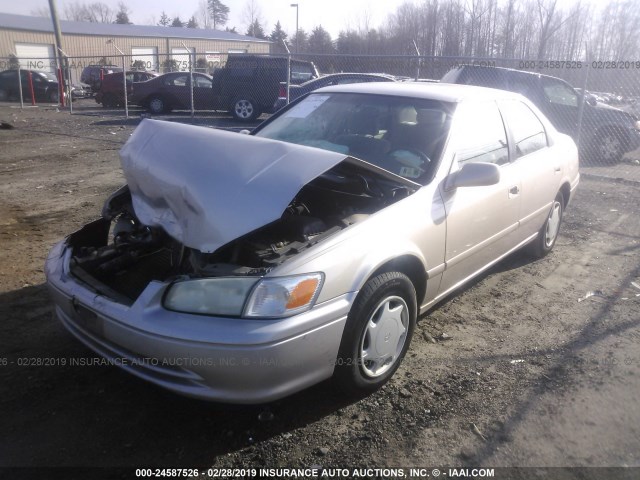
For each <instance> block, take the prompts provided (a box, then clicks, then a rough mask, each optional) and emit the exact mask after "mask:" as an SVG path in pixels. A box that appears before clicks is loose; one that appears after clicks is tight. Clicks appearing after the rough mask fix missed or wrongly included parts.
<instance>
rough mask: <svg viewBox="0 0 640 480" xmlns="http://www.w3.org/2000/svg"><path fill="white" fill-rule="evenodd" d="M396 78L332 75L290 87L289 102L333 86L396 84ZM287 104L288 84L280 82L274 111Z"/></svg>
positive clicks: (364, 74)
mask: <svg viewBox="0 0 640 480" xmlns="http://www.w3.org/2000/svg"><path fill="white" fill-rule="evenodd" d="M395 81H396V77H394V76H393V75H386V74H381V73H332V74H329V75H323V76H321V77H319V78H314V79H313V80H309V81H307V82H304V83H301V84H300V85H289V101H290V102H293V101H294V100H295V99H296V98H298V97H301V96H302V95H305V94H307V93H309V92H312V91H314V90H317V89H319V88H322V87H329V86H331V85H344V84H346V83H367V82H395ZM286 104H287V82H286V81H285V82H280V89H279V91H278V99H277V100H276V103H274V105H273V111H274V112H276V111H278V110H280V109H281V108H282V107H284V106H285V105H286Z"/></svg>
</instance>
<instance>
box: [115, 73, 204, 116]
mask: <svg viewBox="0 0 640 480" xmlns="http://www.w3.org/2000/svg"><path fill="white" fill-rule="evenodd" d="M190 75H191V74H190V73H189V72H172V73H165V74H164V75H160V76H158V77H155V78H152V79H151V80H148V81H145V82H141V83H138V84H136V85H135V88H134V89H133V92H132V93H131V98H130V99H129V100H130V102H131V103H133V104H136V105H140V106H141V107H144V108H146V109H147V110H149V111H150V112H151V113H156V114H158V113H167V112H170V111H171V110H185V109H190V108H191V77H190ZM121 78H122V77H121ZM214 103H215V99H214V95H213V90H212V79H211V76H210V75H207V74H205V73H195V72H194V73H193V104H194V107H195V108H196V109H198V110H212V109H213V108H214Z"/></svg>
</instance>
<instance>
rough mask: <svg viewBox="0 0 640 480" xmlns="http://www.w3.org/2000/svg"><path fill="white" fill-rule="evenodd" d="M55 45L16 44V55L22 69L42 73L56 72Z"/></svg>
mask: <svg viewBox="0 0 640 480" xmlns="http://www.w3.org/2000/svg"><path fill="white" fill-rule="evenodd" d="M54 52H55V50H54V49H53V45H48V44H46V43H16V55H17V56H18V59H19V60H20V67H21V68H25V69H29V70H40V71H42V72H55V70H56V60H55V53H54Z"/></svg>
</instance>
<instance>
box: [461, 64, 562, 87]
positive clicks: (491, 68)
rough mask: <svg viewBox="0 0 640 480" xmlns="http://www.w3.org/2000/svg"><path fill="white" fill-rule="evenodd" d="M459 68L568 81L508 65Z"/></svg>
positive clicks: (464, 66) (463, 66)
mask: <svg viewBox="0 0 640 480" xmlns="http://www.w3.org/2000/svg"><path fill="white" fill-rule="evenodd" d="M456 68H457V69H458V70H461V71H462V70H468V69H472V70H497V71H500V72H508V73H515V74H518V75H529V76H531V77H538V78H552V79H553V80H560V81H562V82H565V83H567V81H566V80H563V79H561V78H558V77H554V76H553V75H545V74H544V73H538V72H529V71H527V70H517V69H515V68H507V67H489V66H487V65H460V66H459V67H456Z"/></svg>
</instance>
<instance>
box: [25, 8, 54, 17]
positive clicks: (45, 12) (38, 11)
mask: <svg viewBox="0 0 640 480" xmlns="http://www.w3.org/2000/svg"><path fill="white" fill-rule="evenodd" d="M29 13H30V14H31V15H32V16H34V17H47V18H49V17H50V16H51V11H50V10H49V8H47V7H38V8H34V9H33V10H31V11H30V12H29Z"/></svg>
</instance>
